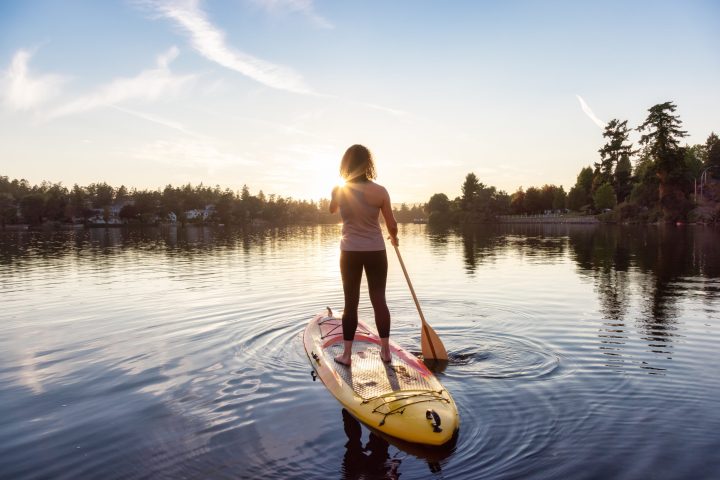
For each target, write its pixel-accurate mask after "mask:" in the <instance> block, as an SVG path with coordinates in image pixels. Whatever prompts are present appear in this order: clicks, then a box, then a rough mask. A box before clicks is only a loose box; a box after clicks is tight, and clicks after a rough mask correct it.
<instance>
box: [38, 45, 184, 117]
mask: <svg viewBox="0 0 720 480" xmlns="http://www.w3.org/2000/svg"><path fill="white" fill-rule="evenodd" d="M178 54H179V50H178V49H177V47H172V48H170V49H169V50H168V51H167V52H165V53H163V54H161V55H159V56H158V58H157V65H156V68H153V69H150V70H144V71H142V72H140V73H139V74H138V75H137V76H135V77H130V78H118V79H115V80H113V81H112V82H110V83H109V84H107V85H105V86H102V87H100V88H98V89H97V90H95V91H94V92H92V93H89V94H87V95H83V96H81V97H79V98H76V99H75V100H72V101H71V102H69V103H66V104H64V105H61V106H60V107H58V108H55V109H54V110H51V111H50V112H49V113H48V114H47V115H46V117H45V118H46V119H52V118H57V117H62V116H65V115H72V114H75V113H80V112H86V111H89V110H94V109H96V108H100V107H107V106H113V105H115V104H117V103H120V102H124V101H127V100H134V99H140V100H146V101H155V100H158V99H160V98H162V97H167V96H174V95H177V94H178V93H180V92H181V91H182V90H183V89H184V88H185V87H187V86H188V85H189V84H190V83H192V82H193V81H194V80H195V78H196V75H175V74H173V73H172V72H171V71H170V69H169V65H170V63H171V62H172V61H173V60H174V59H175V58H176V57H177V56H178Z"/></svg>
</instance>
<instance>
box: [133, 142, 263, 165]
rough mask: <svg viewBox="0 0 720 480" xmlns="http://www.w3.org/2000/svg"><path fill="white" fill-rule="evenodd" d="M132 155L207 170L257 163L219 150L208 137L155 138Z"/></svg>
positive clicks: (142, 158) (141, 158)
mask: <svg viewBox="0 0 720 480" xmlns="http://www.w3.org/2000/svg"><path fill="white" fill-rule="evenodd" d="M133 157H134V158H137V159H140V160H149V161H153V162H158V163H162V164H166V165H171V166H174V167H185V168H196V167H202V168H207V169H209V170H214V169H216V168H221V167H230V166H251V165H257V162H256V161H254V160H249V159H247V158H245V157H242V156H239V155H236V154H232V153H226V152H223V151H221V150H220V149H219V148H218V146H217V145H216V143H215V142H213V141H212V140H210V139H206V140H203V139H189V138H181V139H175V140H157V141H155V142H152V143H150V144H147V145H145V146H144V147H142V148H141V149H140V150H139V151H137V152H135V153H134V154H133Z"/></svg>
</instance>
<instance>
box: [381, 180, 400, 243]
mask: <svg viewBox="0 0 720 480" xmlns="http://www.w3.org/2000/svg"><path fill="white" fill-rule="evenodd" d="M383 191H384V194H385V195H384V198H383V203H382V206H381V207H380V211H381V212H382V214H383V218H384V219H385V226H386V227H387V229H388V233H389V234H390V243H392V244H393V245H395V246H396V247H397V246H398V245H399V243H398V238H397V234H398V226H397V221H396V220H395V215H393V211H392V203H390V194H389V193H388V192H387V190H385V189H384V188H383Z"/></svg>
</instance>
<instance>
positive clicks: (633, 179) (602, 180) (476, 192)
mask: <svg viewBox="0 0 720 480" xmlns="http://www.w3.org/2000/svg"><path fill="white" fill-rule="evenodd" d="M676 108H677V107H676V105H675V104H674V103H673V102H665V103H661V104H657V105H654V106H653V107H651V108H650V109H648V115H647V118H646V120H645V121H644V122H643V123H642V125H639V126H637V127H636V128H635V130H636V131H637V132H639V133H640V141H639V145H638V146H637V148H636V147H635V146H634V145H633V144H632V143H631V142H629V141H628V138H629V135H630V132H631V130H630V129H629V128H628V121H627V120H620V119H612V120H610V121H609V122H608V123H607V124H606V126H605V129H604V131H603V138H604V139H605V144H604V145H602V146H601V148H600V149H599V150H598V154H599V155H598V159H597V161H596V162H595V163H594V164H593V165H588V166H587V167H584V168H582V169H581V170H580V172H579V173H578V175H577V180H576V182H575V185H573V186H572V187H571V188H570V190H569V191H567V192H566V191H565V189H564V188H563V187H562V186H556V185H547V184H546V185H543V186H541V187H534V186H533V187H528V188H527V189H523V188H522V187H520V188H518V189H517V191H515V192H514V193H512V194H508V193H507V192H505V191H502V190H497V189H496V188H495V187H493V186H488V185H485V184H483V183H482V182H480V180H479V179H478V177H477V176H476V175H475V174H474V173H469V174H467V176H466V177H465V181H464V182H463V184H462V187H461V191H462V195H461V196H459V197H456V198H455V199H453V200H450V198H448V196H447V195H446V194H444V193H436V194H434V195H433V196H432V197H430V199H429V200H428V202H427V204H426V211H427V212H428V214H429V220H430V222H432V223H454V224H466V223H478V222H491V221H494V220H495V219H496V218H497V217H498V216H499V215H508V214H509V215H538V214H549V213H554V214H559V213H565V214H567V213H572V214H579V215H597V216H598V217H599V219H600V220H602V221H606V222H629V223H657V222H687V221H689V222H703V223H711V222H718V221H720V182H718V181H717V179H718V178H720V139H719V138H718V136H717V135H716V134H715V133H714V132H711V133H710V134H709V136H708V137H707V140H706V141H705V143H704V144H696V145H687V144H686V145H684V146H681V144H680V142H681V139H682V138H684V137H686V136H687V132H686V131H684V130H682V121H681V120H680V117H679V116H678V115H676V114H675V111H676Z"/></svg>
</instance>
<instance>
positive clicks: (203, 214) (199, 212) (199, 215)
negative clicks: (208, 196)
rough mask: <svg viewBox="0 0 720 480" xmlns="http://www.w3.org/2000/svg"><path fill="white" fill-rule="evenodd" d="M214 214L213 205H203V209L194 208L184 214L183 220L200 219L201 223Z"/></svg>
mask: <svg viewBox="0 0 720 480" xmlns="http://www.w3.org/2000/svg"><path fill="white" fill-rule="evenodd" d="M214 214H215V205H205V208H204V209H199V208H195V209H193V210H188V211H186V212H185V218H186V219H188V220H196V219H202V220H203V221H205V220H207V219H208V218H210V217H212V216H213V215H214Z"/></svg>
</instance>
